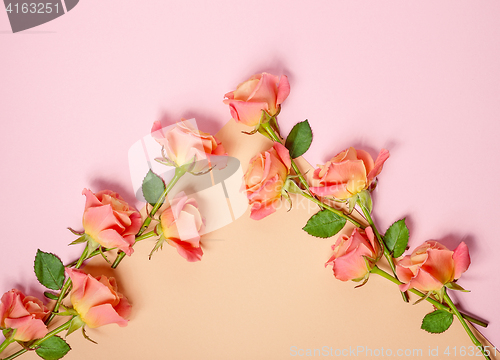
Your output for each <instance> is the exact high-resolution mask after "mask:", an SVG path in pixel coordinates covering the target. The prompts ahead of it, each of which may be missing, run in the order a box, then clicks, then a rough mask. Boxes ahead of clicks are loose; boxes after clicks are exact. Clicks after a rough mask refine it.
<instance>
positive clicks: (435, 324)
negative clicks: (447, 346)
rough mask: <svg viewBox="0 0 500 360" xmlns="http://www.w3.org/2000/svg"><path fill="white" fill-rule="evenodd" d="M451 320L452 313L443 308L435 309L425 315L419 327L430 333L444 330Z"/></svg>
mask: <svg viewBox="0 0 500 360" xmlns="http://www.w3.org/2000/svg"><path fill="white" fill-rule="evenodd" d="M452 322H453V314H451V313H449V312H448V311H445V310H436V311H433V312H431V313H429V314H427V315H425V317H424V319H423V320H422V326H421V328H422V329H423V330H425V331H427V332H430V333H432V334H439V333H442V332H444V331H446V330H447V329H448V328H449V327H450V326H451V323H452Z"/></svg>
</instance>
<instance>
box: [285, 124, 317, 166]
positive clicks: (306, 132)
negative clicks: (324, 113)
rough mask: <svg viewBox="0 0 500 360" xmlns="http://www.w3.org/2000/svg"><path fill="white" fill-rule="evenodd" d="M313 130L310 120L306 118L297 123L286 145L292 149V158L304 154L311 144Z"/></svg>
mask: <svg viewBox="0 0 500 360" xmlns="http://www.w3.org/2000/svg"><path fill="white" fill-rule="evenodd" d="M311 142H312V130H311V126H309V122H308V121H307V120H304V121H302V122H299V123H298V124H295V126H294V127H293V129H292V131H290V134H288V137H287V138H286V142H285V146H286V148H287V149H288V150H289V151H290V157H291V158H292V159H295V158H298V157H299V156H301V155H303V154H304V153H305V152H306V151H307V150H308V149H309V147H310V146H311Z"/></svg>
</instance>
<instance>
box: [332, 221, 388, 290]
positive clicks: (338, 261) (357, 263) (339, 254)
mask: <svg viewBox="0 0 500 360" xmlns="http://www.w3.org/2000/svg"><path fill="white" fill-rule="evenodd" d="M332 249H333V255H332V257H331V258H330V260H328V261H327V263H326V264H325V266H327V265H332V268H333V275H334V276H335V277H336V278H337V279H339V280H342V281H347V280H354V281H360V280H363V279H364V278H366V277H367V276H368V274H369V273H370V271H371V269H372V267H373V266H374V265H375V260H376V259H377V258H378V257H379V256H380V254H381V252H382V250H381V248H380V245H379V243H378V242H377V240H376V239H375V236H374V234H373V230H372V228H371V227H367V228H366V229H365V230H364V231H363V230H361V229H358V228H355V229H354V230H353V232H352V234H351V236H347V235H344V234H342V235H341V236H340V237H339V238H338V239H337V242H336V243H335V245H333V246H332ZM365 259H366V260H365Z"/></svg>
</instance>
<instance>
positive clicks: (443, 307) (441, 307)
mask: <svg viewBox="0 0 500 360" xmlns="http://www.w3.org/2000/svg"><path fill="white" fill-rule="evenodd" d="M371 272H372V273H374V274H378V275H380V276H382V277H383V278H385V279H387V280H389V281H392V282H393V283H394V284H396V285H401V284H403V283H402V282H401V281H399V280H398V279H396V278H395V277H394V276H392V275H391V274H389V273H387V272H385V271H384V270H382V269H381V268H379V267H378V266H377V265H375V266H374V267H373V269H372V270H371ZM408 291H410V292H412V293H414V294H416V295H418V296H420V297H425V296H426V295H425V294H424V293H422V292H420V291H418V290H416V289H409V290H408ZM425 300H427V301H428V302H430V303H431V304H432V305H434V307H436V309H439V310H444V311H448V312H449V313H453V311H452V309H450V308H449V307H447V306H446V305H443V304H441V303H440V302H439V301H436V300H434V299H432V298H430V297H427V298H426V299H425ZM460 314H461V315H462V317H464V318H465V319H467V320H469V321H470V322H473V323H474V324H477V325H479V326H482V327H487V326H488V324H487V323H485V322H483V321H481V320H478V319H476V318H474V317H472V316H469V315H465V314H462V313H460Z"/></svg>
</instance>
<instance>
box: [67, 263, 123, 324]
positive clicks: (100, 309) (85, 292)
mask: <svg viewBox="0 0 500 360" xmlns="http://www.w3.org/2000/svg"><path fill="white" fill-rule="evenodd" d="M66 274H67V275H68V276H69V277H70V278H71V281H72V283H73V289H72V290H71V294H70V300H71V304H72V305H73V308H74V309H75V310H76V312H77V313H78V315H79V316H80V318H81V319H82V321H83V322H84V323H85V324H86V325H88V327H90V328H96V327H99V326H103V325H107V324H114V323H116V324H118V325H119V326H122V327H123V326H127V323H128V320H127V319H128V317H129V315H130V312H131V309H132V307H131V305H130V303H129V302H128V300H127V299H126V298H125V297H124V296H123V295H122V294H120V293H119V292H118V288H117V286H116V281H115V279H114V278H112V277H111V278H109V279H108V278H107V277H106V276H99V277H97V278H94V277H93V276H91V275H88V274H86V273H84V272H83V271H81V270H76V269H71V268H66Z"/></svg>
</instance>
